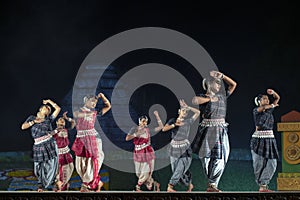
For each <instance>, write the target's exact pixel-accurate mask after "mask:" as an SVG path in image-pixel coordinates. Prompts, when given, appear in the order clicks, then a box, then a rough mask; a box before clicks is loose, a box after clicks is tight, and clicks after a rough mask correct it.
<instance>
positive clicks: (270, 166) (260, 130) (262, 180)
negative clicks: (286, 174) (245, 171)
mask: <svg viewBox="0 0 300 200" xmlns="http://www.w3.org/2000/svg"><path fill="white" fill-rule="evenodd" d="M267 94H268V95H272V96H273V97H274V101H273V103H272V104H269V103H270V101H269V97H268V95H266V94H264V95H261V94H260V95H258V96H257V97H256V98H255V104H256V106H257V107H256V108H254V109H253V117H254V122H255V126H256V129H255V132H254V133H253V135H252V139H251V145H250V148H251V154H252V160H253V168H254V175H255V181H256V183H257V184H258V185H259V192H272V190H269V189H268V184H269V182H270V180H271V179H272V177H273V175H274V173H275V171H276V167H277V159H278V158H279V154H278V150H277V144H276V140H275V138H274V134H273V125H274V117H273V114H272V113H273V111H274V108H275V107H277V106H278V102H279V99H280V96H279V95H278V94H277V93H276V92H275V91H274V90H272V89H268V90H267Z"/></svg>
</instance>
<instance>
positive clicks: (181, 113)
mask: <svg viewBox="0 0 300 200" xmlns="http://www.w3.org/2000/svg"><path fill="white" fill-rule="evenodd" d="M187 115H188V110H187V109H179V117H181V118H185V117H186V116H187Z"/></svg>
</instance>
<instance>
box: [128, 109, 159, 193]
mask: <svg viewBox="0 0 300 200" xmlns="http://www.w3.org/2000/svg"><path fill="white" fill-rule="evenodd" d="M154 115H155V118H156V120H157V123H158V127H156V128H155V129H154V131H151V132H159V131H160V130H161V129H162V128H163V124H162V122H161V120H160V117H159V114H158V112H157V111H154ZM147 125H148V117H147V116H141V117H139V126H137V127H133V128H131V130H130V131H129V133H128V134H127V136H126V141H129V140H132V139H133V143H134V153H133V159H134V165H135V172H136V176H137V177H138V183H137V185H136V188H135V189H136V191H141V186H142V185H143V184H145V185H146V187H147V189H148V190H152V189H153V190H154V191H160V188H159V187H160V184H159V183H158V182H157V181H154V180H153V178H152V173H153V169H154V160H155V155H154V149H153V148H152V146H151V141H150V137H151V133H150V129H149V128H148V127H147Z"/></svg>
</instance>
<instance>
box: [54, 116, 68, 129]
mask: <svg viewBox="0 0 300 200" xmlns="http://www.w3.org/2000/svg"><path fill="white" fill-rule="evenodd" d="M65 125H66V121H65V119H64V118H62V117H60V118H59V119H58V120H57V121H56V126H57V127H65Z"/></svg>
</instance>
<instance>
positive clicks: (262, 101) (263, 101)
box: [260, 95, 270, 106]
mask: <svg viewBox="0 0 300 200" xmlns="http://www.w3.org/2000/svg"><path fill="white" fill-rule="evenodd" d="M269 103H270V100H269V97H268V96H267V95H263V96H262V97H261V99H260V105H261V106H264V105H268V104H269Z"/></svg>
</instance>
